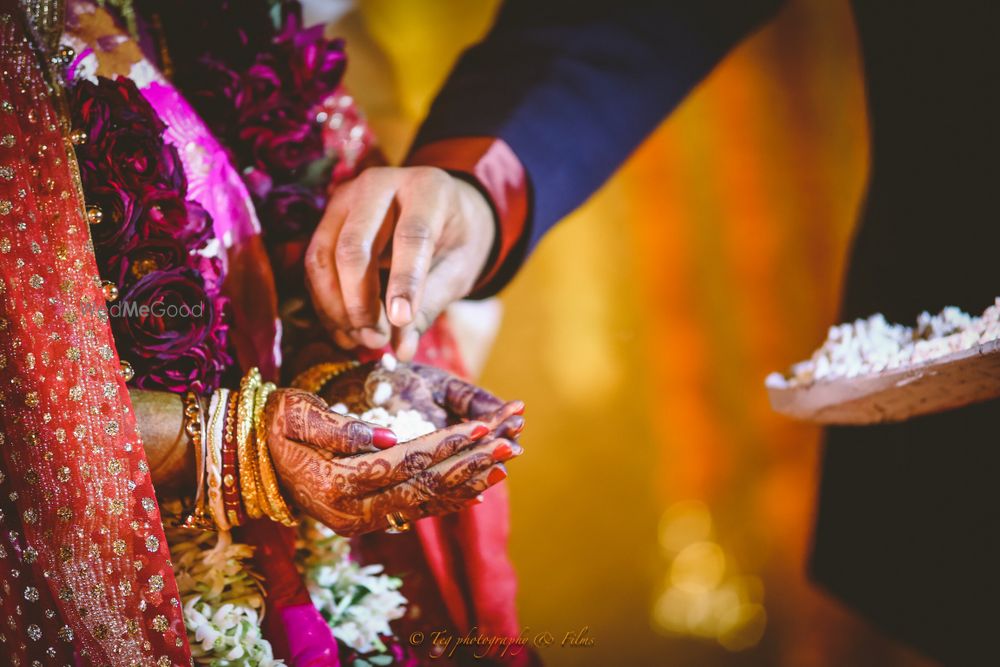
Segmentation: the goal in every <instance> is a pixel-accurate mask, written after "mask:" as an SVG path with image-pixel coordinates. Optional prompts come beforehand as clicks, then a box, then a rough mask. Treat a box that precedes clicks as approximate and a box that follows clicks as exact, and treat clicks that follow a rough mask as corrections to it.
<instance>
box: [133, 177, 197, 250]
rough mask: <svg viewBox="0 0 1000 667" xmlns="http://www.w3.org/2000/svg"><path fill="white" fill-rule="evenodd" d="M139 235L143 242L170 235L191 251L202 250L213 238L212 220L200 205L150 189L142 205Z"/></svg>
mask: <svg viewBox="0 0 1000 667" xmlns="http://www.w3.org/2000/svg"><path fill="white" fill-rule="evenodd" d="M142 209H143V210H142V214H141V215H140V218H139V222H138V229H137V231H138V234H139V235H140V236H141V237H142V238H143V239H148V238H151V237H154V236H170V237H173V238H175V239H177V240H178V241H179V242H180V243H182V244H184V245H186V246H187V247H188V248H192V249H196V248H201V247H202V246H204V245H205V243H207V242H208V240H209V239H210V238H211V237H212V218H211V216H210V215H209V214H208V211H206V210H205V209H204V208H203V207H202V205H201V204H199V203H198V202H196V201H194V200H190V201H185V200H183V199H181V198H180V197H178V196H176V195H175V194H173V193H164V192H158V191H156V190H150V191H149V192H148V194H147V196H146V198H145V199H144V200H143V202H142Z"/></svg>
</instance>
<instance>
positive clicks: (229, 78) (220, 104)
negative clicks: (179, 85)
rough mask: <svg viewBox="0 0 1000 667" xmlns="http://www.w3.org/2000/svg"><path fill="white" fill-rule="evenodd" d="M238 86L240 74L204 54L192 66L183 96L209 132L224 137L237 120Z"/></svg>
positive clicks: (228, 133)
mask: <svg viewBox="0 0 1000 667" xmlns="http://www.w3.org/2000/svg"><path fill="white" fill-rule="evenodd" d="M241 88H242V79H241V77H240V75H239V74H237V73H236V72H235V71H234V70H233V69H231V68H230V67H229V66H228V65H226V64H225V63H223V62H222V61H221V60H219V59H217V58H215V57H212V56H205V57H203V58H202V59H201V60H200V61H199V62H198V66H197V67H193V68H192V69H191V76H190V77H189V79H188V82H187V85H186V86H185V97H186V98H187V99H188V101H190V102H191V105H192V106H194V107H195V108H196V109H197V110H198V114H199V115H200V116H201V117H202V118H203V119H204V120H205V123H206V124H207V125H208V127H209V128H211V130H212V132H213V133H214V134H215V135H216V136H217V137H220V138H225V137H227V136H229V135H230V134H231V133H232V130H233V125H234V123H235V122H236V101H237V97H238V95H239V94H240V90H241Z"/></svg>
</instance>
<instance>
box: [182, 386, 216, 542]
mask: <svg viewBox="0 0 1000 667" xmlns="http://www.w3.org/2000/svg"><path fill="white" fill-rule="evenodd" d="M184 433H186V434H187V436H188V439H189V440H190V441H191V446H192V447H194V458H195V497H194V507H193V508H192V510H191V513H190V514H188V516H187V518H185V519H184V522H183V523H182V524H181V525H183V526H184V527H185V528H191V529H194V530H212V528H213V527H214V526H213V525H212V521H211V519H209V518H208V516H206V512H205V504H206V502H205V465H206V461H205V459H206V451H205V444H206V443H205V415H204V412H203V410H202V405H201V397H199V396H198V394H196V393H195V392H193V391H189V392H187V393H185V394H184Z"/></svg>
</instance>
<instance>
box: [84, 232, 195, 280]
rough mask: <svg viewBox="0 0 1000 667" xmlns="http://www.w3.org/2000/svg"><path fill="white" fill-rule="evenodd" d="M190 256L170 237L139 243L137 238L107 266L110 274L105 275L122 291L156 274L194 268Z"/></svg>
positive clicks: (131, 240) (134, 237) (139, 240)
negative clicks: (156, 272)
mask: <svg viewBox="0 0 1000 667" xmlns="http://www.w3.org/2000/svg"><path fill="white" fill-rule="evenodd" d="M190 256H191V255H190V253H189V252H188V249H187V248H186V247H185V246H184V245H183V244H182V243H181V242H180V241H178V240H177V239H174V238H171V237H169V236H157V237H153V238H148V239H140V238H139V237H138V235H136V236H133V237H132V238H131V239H130V240H129V242H128V243H127V244H126V245H125V246H124V247H123V248H122V249H121V250H120V251H119V252H118V253H116V254H115V255H113V256H112V257H110V258H109V259H108V261H107V262H106V263H104V266H106V267H107V271H102V275H103V276H104V277H105V278H107V279H108V280H111V281H112V282H114V283H115V284H116V285H118V287H119V289H122V288H127V286H129V285H131V284H133V283H135V282H136V281H138V280H140V279H142V278H143V277H144V276H146V275H147V274H149V273H152V272H153V271H169V270H171V269H178V268H184V267H188V268H194V267H193V266H192V262H191V260H190V259H189V258H190ZM122 291H123V292H124V291H125V289H122Z"/></svg>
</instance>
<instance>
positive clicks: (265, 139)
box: [240, 110, 323, 174]
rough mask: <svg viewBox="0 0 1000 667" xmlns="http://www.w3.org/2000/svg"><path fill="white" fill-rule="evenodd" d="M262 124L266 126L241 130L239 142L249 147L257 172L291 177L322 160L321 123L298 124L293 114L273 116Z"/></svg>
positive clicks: (273, 114)
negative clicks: (261, 171)
mask: <svg viewBox="0 0 1000 667" xmlns="http://www.w3.org/2000/svg"><path fill="white" fill-rule="evenodd" d="M285 111H289V113H285ZM261 120H262V121H265V122H262V123H260V124H250V123H248V124H247V125H246V126H244V127H243V128H242V129H241V130H240V139H241V140H242V141H244V142H246V143H247V144H248V145H249V147H250V151H251V153H252V158H253V162H254V166H256V167H257V168H259V169H262V170H264V171H267V172H277V173H284V174H290V173H294V172H296V171H298V170H300V169H301V168H303V167H305V166H306V165H308V164H309V163H311V162H313V161H315V160H318V159H319V158H320V157H322V156H323V136H322V131H321V128H320V126H319V124H318V123H315V122H312V121H310V120H306V119H304V118H303V119H301V120H296V119H294V115H293V114H292V113H290V110H282V111H281V112H275V113H272V114H270V118H267V119H261ZM268 121H269V122H268Z"/></svg>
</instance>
